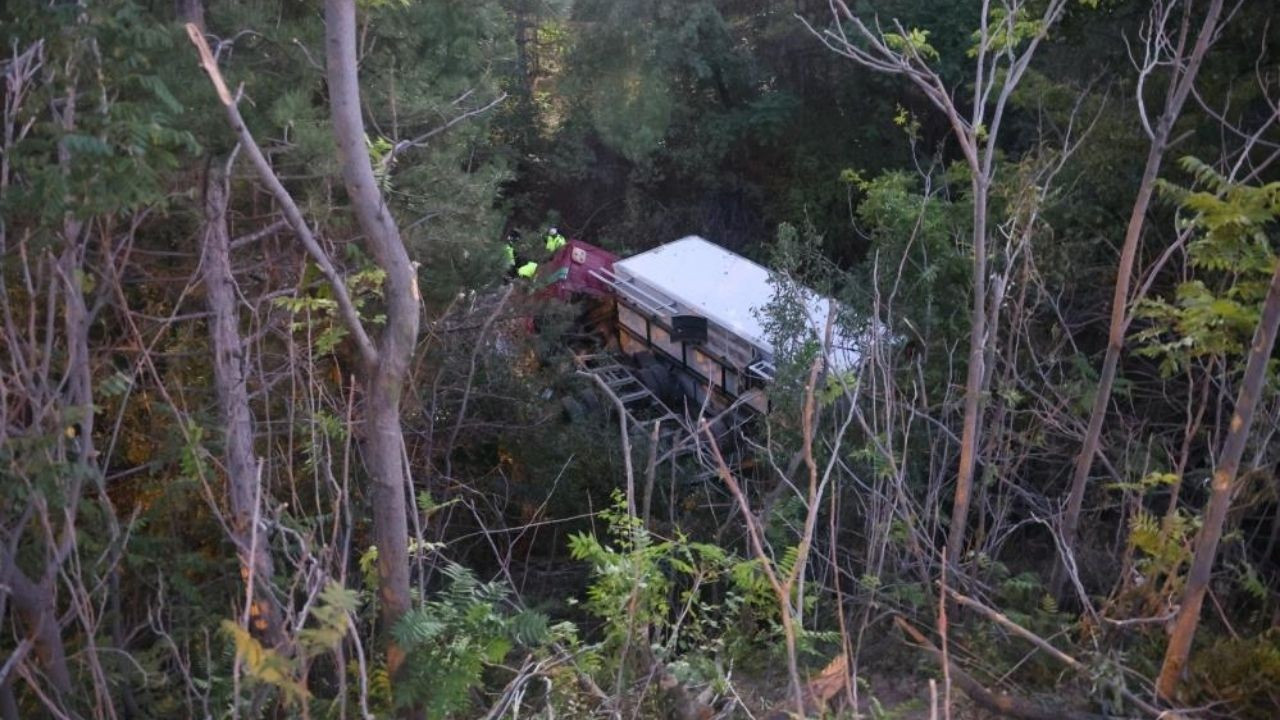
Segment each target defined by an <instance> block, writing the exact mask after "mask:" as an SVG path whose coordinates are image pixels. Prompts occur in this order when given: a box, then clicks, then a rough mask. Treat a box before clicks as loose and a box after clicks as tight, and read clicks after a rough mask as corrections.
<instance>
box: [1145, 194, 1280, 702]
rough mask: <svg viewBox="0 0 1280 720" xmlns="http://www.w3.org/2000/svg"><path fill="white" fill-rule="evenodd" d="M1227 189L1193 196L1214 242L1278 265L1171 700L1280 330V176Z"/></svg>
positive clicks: (1225, 462)
mask: <svg viewBox="0 0 1280 720" xmlns="http://www.w3.org/2000/svg"><path fill="white" fill-rule="evenodd" d="M1219 180H1220V179H1219ZM1223 190H1224V191H1223V192H1222V193H1221V194H1222V195H1223V197H1222V198H1217V197H1213V196H1211V195H1209V194H1207V193H1201V194H1199V197H1198V198H1195V199H1196V200H1197V201H1198V205H1197V206H1198V207H1199V208H1200V209H1201V216H1200V218H1198V221H1199V223H1200V224H1202V225H1206V226H1207V227H1206V230H1207V234H1208V236H1209V237H1208V242H1215V241H1216V242H1219V243H1223V244H1226V243H1233V244H1237V246H1245V247H1247V246H1248V245H1253V246H1254V248H1252V249H1253V250H1254V252H1255V253H1256V252H1257V251H1258V249H1259V248H1258V246H1259V245H1260V246H1261V248H1260V249H1261V254H1262V255H1263V256H1264V257H1265V258H1266V261H1269V262H1270V264H1271V265H1272V266H1273V270H1272V273H1271V279H1270V283H1269V284H1268V286H1267V293H1266V296H1265V298H1264V299H1263V301H1262V309H1261V313H1260V315H1259V317H1258V324H1257V327H1256V329H1255V330H1254V333H1253V341H1252V342H1251V343H1250V345H1249V354H1248V359H1247V361H1246V363H1245V369H1244V376H1243V378H1242V379H1241V380H1240V389H1239V391H1238V392H1237V394H1236V401H1235V411H1234V412H1233V413H1232V415H1231V421H1230V423H1229V424H1228V426H1227V427H1228V430H1227V435H1226V437H1225V438H1224V439H1223V441H1222V447H1221V450H1220V451H1219V453H1218V455H1217V467H1216V468H1215V469H1214V472H1213V480H1212V483H1211V485H1210V494H1209V503H1208V507H1207V509H1206V510H1205V514H1204V521H1203V524H1202V525H1201V527H1200V532H1199V534H1198V535H1197V537H1196V543H1195V550H1194V554H1193V555H1192V560H1191V570H1190V572H1189V573H1188V575H1187V585H1186V589H1185V590H1184V591H1183V593H1182V602H1181V603H1180V604H1179V605H1178V609H1177V618H1176V620H1175V621H1174V625H1173V632H1172V634H1171V635H1170V636H1169V645H1168V647H1167V648H1166V650H1165V655H1164V662H1163V664H1162V665H1161V668H1160V677H1159V679H1158V680H1157V683H1156V690H1157V691H1158V692H1159V694H1160V695H1161V696H1163V697H1165V698H1167V699H1172V698H1173V697H1174V693H1175V691H1176V690H1177V687H1178V683H1179V682H1180V681H1181V679H1182V676H1183V671H1184V670H1185V668H1186V665H1187V659H1188V657H1189V656H1190V654H1191V641H1192V640H1193V639H1194V638H1195V634H1196V629H1197V628H1198V626H1199V624H1200V609H1201V607H1202V606H1203V605H1204V596H1205V594H1206V593H1207V592H1208V589H1209V580H1210V578H1211V576H1212V573H1213V565H1214V560H1215V558H1216V557H1217V554H1218V544H1219V543H1220V542H1221V540H1222V534H1223V529H1224V527H1225V525H1226V519H1227V511H1228V510H1229V509H1230V507H1231V500H1232V498H1233V497H1234V495H1235V492H1236V490H1237V489H1238V488H1237V483H1236V476H1237V475H1238V474H1239V471H1240V464H1241V461H1242V459H1243V458H1244V453H1245V450H1246V449H1247V447H1248V444H1249V439H1250V430H1251V429H1252V427H1253V416H1254V411H1255V409H1256V408H1257V405H1258V400H1259V399H1260V398H1261V397H1262V393H1263V389H1264V387H1265V381H1266V379H1267V369H1268V366H1269V365H1270V364H1271V362H1272V360H1271V353H1272V350H1273V349H1274V348H1275V344H1276V332H1277V329H1278V328H1280V257H1277V256H1276V255H1275V254H1274V253H1273V252H1271V251H1270V247H1268V245H1269V243H1270V237H1269V235H1268V233H1267V232H1266V230H1265V229H1264V228H1265V227H1266V226H1268V225H1270V224H1272V223H1274V222H1275V220H1276V218H1278V217H1280V182H1275V183H1270V184H1269V185H1266V186H1263V187H1261V188H1253V187H1238V186H1237V187H1227V188H1224V189H1223ZM1194 197H1195V196H1193V198H1194ZM1224 241H1225V242H1224ZM1236 252H1237V254H1240V255H1246V254H1251V253H1242V252H1239V251H1238V250H1237V251H1236ZM1235 282H1237V283H1243V282H1245V280H1244V279H1243V278H1241V277H1238V276H1237V277H1236V278H1235Z"/></svg>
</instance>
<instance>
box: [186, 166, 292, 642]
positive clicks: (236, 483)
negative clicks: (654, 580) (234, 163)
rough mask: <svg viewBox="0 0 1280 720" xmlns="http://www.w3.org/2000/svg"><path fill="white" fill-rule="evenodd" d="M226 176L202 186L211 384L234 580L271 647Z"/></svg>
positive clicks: (273, 632)
mask: <svg viewBox="0 0 1280 720" xmlns="http://www.w3.org/2000/svg"><path fill="white" fill-rule="evenodd" d="M226 213H227V176H226V171H225V170H224V169H223V168H222V167H221V166H219V165H218V164H217V163H216V162H212V163H210V165H209V168H208V171H207V172H206V174H205V184H204V233H203V235H204V243H203V252H204V256H203V258H202V259H201V264H200V266H201V268H202V269H203V270H202V272H203V275H204V278H203V279H204V286H205V302H206V303H207V305H208V306H209V314H210V318H209V339H210V343H211V344H212V345H213V382H214V390H215V391H216V393H217V396H218V407H219V410H220V412H221V417H222V423H223V428H224V429H225V432H226V438H225V448H224V451H223V459H224V462H225V463H226V468H227V497H228V498H229V499H230V505H231V523H230V526H231V541H232V542H233V543H235V546H236V554H237V556H238V557H239V559H240V576H241V578H243V579H244V581H245V582H246V583H247V582H249V578H250V577H252V578H253V587H252V588H251V589H250V591H249V597H250V598H252V599H251V600H250V605H249V617H250V627H251V629H252V630H253V632H254V633H255V634H257V635H258V636H259V637H261V638H263V639H264V640H265V641H266V642H267V643H268V644H269V645H271V646H278V645H280V644H281V643H282V641H283V640H284V632H283V612H282V611H281V608H280V605H279V603H278V602H277V601H276V598H275V596H274V594H273V593H272V591H271V581H272V577H273V575H274V568H273V564H272V560H271V553H270V548H269V545H268V542H267V536H266V533H263V532H260V531H259V527H260V525H259V523H258V512H259V508H260V507H261V503H262V478H261V477H260V475H259V473H258V458H257V457H256V456H255V454H254V451H253V428H254V422H253V414H252V412H251V411H250V409H249V391H248V388H247V386H246V373H245V364H246V361H245V347H244V339H243V338H242V337H241V335H240V323H239V313H238V312H237V305H238V301H237V299H236V282H235V278H234V277H233V276H232V274H231V238H230V235H229V234H228V232H227V217H226Z"/></svg>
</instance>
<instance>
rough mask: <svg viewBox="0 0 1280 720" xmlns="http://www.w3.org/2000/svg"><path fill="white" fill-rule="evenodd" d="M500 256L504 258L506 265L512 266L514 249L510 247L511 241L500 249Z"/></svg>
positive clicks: (514, 254) (514, 256)
mask: <svg viewBox="0 0 1280 720" xmlns="http://www.w3.org/2000/svg"><path fill="white" fill-rule="evenodd" d="M502 257H503V259H504V260H506V266H507V267H514V266H515V264H516V249H515V248H513V247H511V243H507V245H506V247H504V248H503V249H502Z"/></svg>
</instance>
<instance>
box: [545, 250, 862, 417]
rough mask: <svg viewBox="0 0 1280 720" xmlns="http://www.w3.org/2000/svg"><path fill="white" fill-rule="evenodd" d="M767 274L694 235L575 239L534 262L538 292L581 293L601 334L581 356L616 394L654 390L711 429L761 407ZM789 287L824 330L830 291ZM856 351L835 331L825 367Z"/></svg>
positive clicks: (771, 294) (769, 296)
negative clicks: (596, 345) (647, 241)
mask: <svg viewBox="0 0 1280 720" xmlns="http://www.w3.org/2000/svg"><path fill="white" fill-rule="evenodd" d="M775 280H776V278H775V276H774V274H773V273H772V272H771V271H769V270H768V269H766V268H764V267H763V266H761V265H759V264H757V263H754V262H752V261H751V260H748V259H746V258H744V257H742V256H740V255H737V254H736V253H733V252H730V251H729V250H726V249H724V248H722V247H720V246H718V245H716V244H714V243H711V242H708V241H707V240H705V239H703V238H700V237H697V236H689V237H685V238H681V239H679V240H676V241H674V242H670V243H667V244H664V245H660V246H658V247H656V248H654V249H652V250H648V251H646V252H642V253H639V254H637V255H633V256H631V257H628V258H626V259H617V258H616V257H615V256H614V255H612V254H611V253H609V252H607V251H605V250H602V249H600V248H598V247H595V246H593V245H590V244H588V243H584V242H581V241H577V240H574V241H571V242H570V243H569V244H568V245H566V246H565V247H564V248H562V249H561V250H560V251H559V252H558V253H557V254H556V256H555V257H553V258H552V260H551V262H550V263H548V264H547V265H546V266H545V267H544V268H543V272H542V273H541V281H542V282H541V284H542V285H543V290H542V291H541V292H542V293H543V294H544V295H554V296H555V297H558V298H560V299H565V300H568V299H571V298H575V297H582V296H585V297H586V298H588V299H589V302H590V303H591V305H592V307H593V309H592V310H591V311H589V313H588V314H589V315H590V316H591V317H593V318H595V319H596V322H597V327H601V329H602V334H603V335H604V336H605V338H604V339H605V342H604V343H603V345H604V348H603V350H602V352H601V353H600V355H594V356H586V355H584V356H583V357H582V363H581V364H582V365H583V367H584V368H585V369H586V370H588V371H593V372H596V373H598V374H599V373H603V374H604V375H606V376H607V377H606V380H607V382H606V384H607V385H609V387H611V388H612V389H614V390H615V393H614V394H615V395H616V396H618V397H619V398H620V399H623V400H627V399H630V400H632V401H633V402H634V403H636V404H643V403H648V402H651V401H652V400H654V399H656V400H657V401H659V402H660V403H661V404H662V406H663V407H664V408H665V409H666V410H669V411H671V412H672V413H673V414H674V415H675V416H676V417H677V418H679V419H680V420H681V421H682V422H684V423H685V425H686V426H689V425H690V421H691V420H692V419H694V418H698V417H709V418H713V420H714V422H715V423H716V426H717V430H718V431H719V432H718V433H717V434H720V433H721V432H728V431H730V430H732V429H733V428H736V427H739V426H741V425H743V424H744V423H746V422H749V420H750V418H751V417H753V416H755V415H757V414H760V413H765V412H767V411H768V409H769V405H768V397H767V394H766V393H765V388H766V387H767V385H768V384H769V382H770V381H772V380H773V377H774V371H775V366H774V360H775V350H774V347H773V344H772V342H771V340H770V338H769V333H768V331H767V327H766V326H767V322H768V321H767V318H766V315H765V312H766V308H767V307H768V306H769V304H770V303H771V302H772V301H773V300H774V298H775V296H776V293H777V292H779V286H778V284H777V283H776V282H775ZM798 296H799V297H803V298H804V301H803V304H804V306H805V307H804V308H803V310H804V314H805V315H806V317H807V321H808V323H809V325H810V329H811V330H813V331H814V333H815V334H816V336H818V337H823V336H824V331H825V329H826V324H827V319H828V317H829V315H830V314H831V312H832V310H833V301H831V300H829V299H827V298H823V297H821V296H819V295H817V294H816V293H814V292H812V291H808V290H804V289H801V291H800V293H799V294H798ZM856 360H857V356H856V353H855V351H854V349H853V346H852V343H850V342H848V341H847V339H846V338H844V337H843V336H842V335H841V333H840V332H838V331H836V332H834V336H833V338H832V343H831V345H830V346H829V348H828V352H827V368H826V369H827V370H828V371H837V372H843V371H845V370H849V369H851V368H852V367H853V366H854V364H855V362H856ZM646 395H647V396H646ZM648 414H649V415H651V414H652V413H648ZM642 419H643V418H642Z"/></svg>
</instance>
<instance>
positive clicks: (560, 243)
mask: <svg viewBox="0 0 1280 720" xmlns="http://www.w3.org/2000/svg"><path fill="white" fill-rule="evenodd" d="M565 242H567V241H566V240H565V239H564V236H563V235H561V234H560V233H558V232H557V233H552V234H550V235H548V236H547V252H555V251H557V250H559V249H560V248H562V247H564V244H565Z"/></svg>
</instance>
